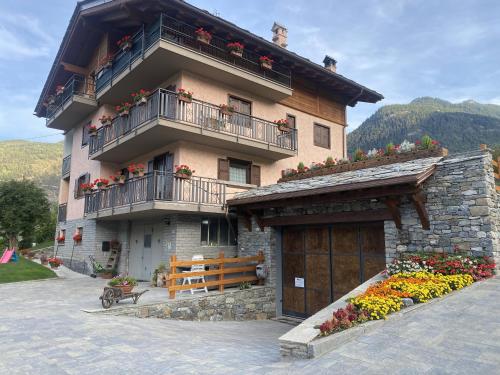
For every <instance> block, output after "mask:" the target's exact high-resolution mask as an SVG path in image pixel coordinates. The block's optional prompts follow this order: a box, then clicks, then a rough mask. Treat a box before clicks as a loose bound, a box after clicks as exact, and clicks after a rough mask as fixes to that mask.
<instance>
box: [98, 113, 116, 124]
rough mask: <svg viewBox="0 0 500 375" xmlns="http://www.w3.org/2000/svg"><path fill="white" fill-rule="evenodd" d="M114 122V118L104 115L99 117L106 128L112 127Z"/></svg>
mask: <svg viewBox="0 0 500 375" xmlns="http://www.w3.org/2000/svg"><path fill="white" fill-rule="evenodd" d="M112 121H113V116H109V115H102V116H101V117H99V122H100V123H101V124H102V125H104V126H106V125H111V122H112Z"/></svg>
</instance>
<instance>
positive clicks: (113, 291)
mask: <svg viewBox="0 0 500 375" xmlns="http://www.w3.org/2000/svg"><path fill="white" fill-rule="evenodd" d="M147 291H148V289H145V290H143V291H141V292H130V293H125V292H124V291H123V290H122V289H121V288H115V287H108V286H106V287H104V291H103V292H102V295H101V296H100V297H99V299H100V300H101V304H102V307H104V308H105V309H109V308H110V307H111V306H113V303H118V302H120V301H122V300H124V299H128V298H130V299H132V302H133V303H134V305H135V304H136V303H137V301H139V298H141V296H142V295H143V294H144V293H146V292H147Z"/></svg>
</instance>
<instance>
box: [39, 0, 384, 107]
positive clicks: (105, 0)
mask: <svg viewBox="0 0 500 375" xmlns="http://www.w3.org/2000/svg"><path fill="white" fill-rule="evenodd" d="M134 2H135V3H137V2H138V0H83V1H79V2H78V3H77V5H76V7H75V10H74V12H73V15H72V16H71V19H70V22H69V25H68V27H67V29H66V32H65V34H64V37H63V40H62V42H61V45H60V47H59V50H58V52H57V54H56V57H55V59H54V62H53V64H52V67H51V70H50V72H49V74H48V77H47V80H46V82H45V85H44V87H43V90H42V92H41V94H40V97H39V99H38V102H37V105H36V108H35V113H37V114H38V115H40V113H41V110H42V103H43V100H44V98H45V96H46V94H47V93H48V91H49V90H50V88H51V87H52V86H53V85H54V82H53V81H54V78H55V76H56V73H57V71H58V68H59V66H60V62H61V60H62V57H63V55H64V53H65V52H66V50H67V46H68V43H69V42H70V40H71V38H72V36H73V34H74V30H75V27H76V25H77V24H78V21H79V19H80V16H81V13H82V12H88V11H89V10H90V9H94V8H101V7H102V8H103V11H108V9H109V8H110V7H113V6H115V5H116V7H117V8H123V7H125V6H126V4H128V3H134ZM140 3H141V4H142V5H145V4H147V3H150V4H154V5H155V4H158V5H165V6H167V5H169V6H172V5H175V6H176V7H178V8H181V7H182V8H184V9H187V10H189V11H192V12H193V13H194V14H198V15H200V16H204V17H207V18H209V19H210V20H212V21H214V22H217V23H219V24H221V25H224V26H225V27H228V28H230V29H233V30H234V31H236V32H238V33H241V34H243V35H245V36H246V37H248V38H251V39H254V40H256V41H258V42H259V43H260V44H262V45H264V46H265V47H266V48H267V49H269V50H270V51H272V53H275V54H276V55H284V56H287V57H288V58H290V59H293V60H294V61H297V62H299V63H302V64H304V65H305V66H307V67H308V68H310V69H314V71H316V72H318V74H322V75H324V76H325V77H330V78H333V79H335V80H336V81H337V82H340V83H342V84H345V85H348V86H349V87H351V88H354V89H356V90H359V91H358V92H359V93H358V94H357V95H355V96H353V98H352V99H350V101H349V102H348V105H351V106H352V105H354V104H356V102H357V101H364V102H369V103H375V102H377V101H379V100H382V99H383V98H384V97H383V95H381V94H380V93H378V92H376V91H374V90H371V89H369V88H367V87H365V86H363V85H360V84H359V83H357V82H354V81H353V80H350V79H348V78H346V77H344V76H342V75H341V74H338V73H336V72H332V71H331V70H329V69H327V68H325V67H324V66H322V65H319V64H316V63H314V62H312V61H311V60H309V59H307V58H305V57H302V56H300V55H298V54H296V53H294V52H292V51H289V50H287V49H285V48H282V47H280V46H278V45H276V44H274V43H273V42H271V41H269V40H266V39H264V38H262V37H260V36H258V35H256V34H253V33H251V32H250V31H248V30H245V29H242V28H241V27H239V26H237V25H235V24H234V23H231V22H229V21H227V20H225V19H223V18H221V17H218V16H215V15H213V14H211V13H209V12H208V11H206V10H203V9H200V8H197V7H196V6H194V5H191V4H189V3H187V2H185V1H182V0H168V1H167V0H142V1H141V2H140Z"/></svg>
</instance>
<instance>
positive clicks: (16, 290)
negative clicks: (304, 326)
mask: <svg viewBox="0 0 500 375" xmlns="http://www.w3.org/2000/svg"><path fill="white" fill-rule="evenodd" d="M101 288H102V281H99V280H93V279H89V278H86V277H85V278H75V279H58V280H47V281H39V282H26V283H16V284H4V285H0V374H2V375H3V374H51V375H56V374H89V373H90V374H108V375H111V374H209V373H210V374H219V373H220V374H265V373H266V374H267V373H271V374H288V373H300V374H314V375H317V374H333V373H335V374H354V373H356V374H365V373H377V374H378V373H380V374H393V373H401V374H403V373H404V374H412V373H415V374H421V373H429V374H444V373H449V374H471V373H478V374H479V373H481V374H499V373H500V313H499V311H500V280H499V279H495V280H489V281H487V282H484V283H481V284H480V285H475V286H474V287H472V288H468V289H466V290H464V291H462V292H458V293H455V294H454V295H453V296H450V297H449V298H447V299H446V300H445V301H443V302H438V303H434V304H431V305H429V306H428V307H425V308H421V309H418V310H416V311H415V312H413V313H409V314H406V315H405V316H404V317H403V318H401V319H396V320H391V321H388V322H387V323H386V324H385V325H383V326H382V327H381V328H380V329H378V330H376V331H373V332H371V333H370V334H368V335H366V336H364V337H361V338H359V339H358V340H356V341H353V342H350V343H347V344H346V345H344V346H343V347H342V348H340V349H338V350H336V351H334V352H332V353H329V354H327V355H325V356H323V357H321V358H319V359H315V360H309V361H282V360H281V359H280V357H279V352H278V346H277V338H278V337H279V336H280V335H281V334H282V333H284V332H285V331H287V330H288V329H289V328H290V326H288V325H285V324H282V323H278V322H273V321H255V322H183V321H173V320H160V319H138V318H131V317H115V316H105V315H96V314H88V313H85V312H83V311H81V308H92V307H94V308H95V307H97V306H98V300H97V296H98V295H99V293H100V290H101ZM150 298H152V297H150Z"/></svg>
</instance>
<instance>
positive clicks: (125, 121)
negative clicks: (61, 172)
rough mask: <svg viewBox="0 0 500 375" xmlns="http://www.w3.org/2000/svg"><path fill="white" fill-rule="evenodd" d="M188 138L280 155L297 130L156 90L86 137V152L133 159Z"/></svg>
mask: <svg viewBox="0 0 500 375" xmlns="http://www.w3.org/2000/svg"><path fill="white" fill-rule="evenodd" d="M181 140H184V141H188V142H194V143H200V144H204V145H210V146H213V147H217V148H225V149H228V150H233V151H236V152H242V153H247V154H251V155H257V156H260V157H266V158H268V159H271V160H279V159H284V158H288V157H291V156H294V155H295V154H296V151H297V131H296V129H290V132H288V133H284V132H281V131H280V130H279V129H278V126H277V125H276V124H274V123H272V122H269V121H266V120H262V119H259V118H257V117H253V116H248V115H244V114H241V113H237V112H234V113H233V114H232V115H225V114H223V113H222V112H221V110H220V108H219V106H215V105H213V104H209V103H206V102H202V101H199V100H193V101H192V102H191V103H185V102H182V101H180V100H179V98H178V94H176V93H173V92H170V91H166V90H163V89H161V90H157V91H156V92H154V93H153V94H151V95H150V96H149V97H148V100H147V103H146V104H144V105H141V106H135V107H133V108H132V109H131V111H130V115H129V116H126V117H116V118H115V119H114V120H113V122H112V123H111V125H107V126H103V127H101V128H99V130H98V131H97V134H96V135H95V136H92V137H91V139H90V147H89V157H90V158H91V159H94V160H100V161H107V162H122V161H124V160H131V159H133V158H134V157H137V156H139V155H141V154H144V153H146V152H149V151H151V150H154V149H156V148H159V147H162V146H164V145H166V144H169V143H171V142H175V141H181Z"/></svg>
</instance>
